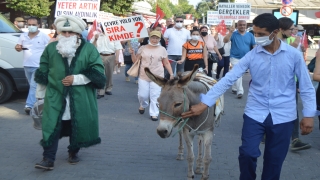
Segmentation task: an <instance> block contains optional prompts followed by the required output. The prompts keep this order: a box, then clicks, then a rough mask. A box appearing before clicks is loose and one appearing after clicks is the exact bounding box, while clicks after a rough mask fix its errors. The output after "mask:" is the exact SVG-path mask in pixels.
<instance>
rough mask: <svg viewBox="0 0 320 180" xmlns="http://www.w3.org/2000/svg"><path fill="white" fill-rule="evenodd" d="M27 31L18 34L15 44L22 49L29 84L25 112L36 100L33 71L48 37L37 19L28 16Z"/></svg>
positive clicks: (16, 47) (19, 50)
mask: <svg viewBox="0 0 320 180" xmlns="http://www.w3.org/2000/svg"><path fill="white" fill-rule="evenodd" d="M27 25H28V29H29V32H24V33H22V34H21V35H20V38H19V40H18V44H17V45H16V46H15V49H16V51H18V52H21V51H23V66H24V72H25V75H26V77H27V80H28V83H29V85H30V88H29V93H28V97H27V101H26V105H25V107H24V111H25V112H26V114H28V115H29V114H30V111H31V108H32V107H33V105H34V103H35V102H36V96H35V93H36V87H37V84H36V83H35V81H34V73H35V71H36V70H37V69H38V67H39V61H40V57H41V54H42V52H43V50H44V48H45V47H46V45H47V44H48V42H49V40H50V38H49V36H48V35H47V34H45V33H43V32H40V31H39V30H38V26H39V20H38V19H37V18H35V17H30V18H29V19H28V21H27Z"/></svg>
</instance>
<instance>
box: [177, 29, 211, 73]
mask: <svg viewBox="0 0 320 180" xmlns="http://www.w3.org/2000/svg"><path fill="white" fill-rule="evenodd" d="M200 38H201V37H200V32H199V30H193V31H192V33H191V40H190V41H188V42H186V43H185V44H184V45H183V49H182V57H181V60H179V61H178V64H184V71H191V70H192V69H193V66H194V65H195V64H198V65H199V68H203V69H204V70H206V73H207V72H208V51H207V47H206V45H205V43H204V42H202V41H200Z"/></svg>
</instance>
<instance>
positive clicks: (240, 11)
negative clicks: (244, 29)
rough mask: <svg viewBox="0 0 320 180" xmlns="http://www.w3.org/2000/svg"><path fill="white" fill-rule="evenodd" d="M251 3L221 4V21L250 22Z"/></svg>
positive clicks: (219, 7) (219, 17) (219, 10)
mask: <svg viewBox="0 0 320 180" xmlns="http://www.w3.org/2000/svg"><path fill="white" fill-rule="evenodd" d="M250 12H251V4H250V3H219V5H218V13H219V16H218V19H220V20H250Z"/></svg>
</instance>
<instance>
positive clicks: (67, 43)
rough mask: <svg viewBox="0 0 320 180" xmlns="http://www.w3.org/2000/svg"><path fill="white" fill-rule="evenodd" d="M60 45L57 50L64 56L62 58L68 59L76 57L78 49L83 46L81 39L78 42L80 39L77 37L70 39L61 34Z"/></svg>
mask: <svg viewBox="0 0 320 180" xmlns="http://www.w3.org/2000/svg"><path fill="white" fill-rule="evenodd" d="M57 38H58V44H57V46H56V47H57V50H58V53H60V54H61V55H62V57H66V58H72V57H74V56H75V54H76V51H77V48H78V47H79V46H80V44H81V39H79V42H78V43H77V41H78V37H77V36H76V35H73V36H70V37H65V36H62V35H61V34H60V35H58V37H57Z"/></svg>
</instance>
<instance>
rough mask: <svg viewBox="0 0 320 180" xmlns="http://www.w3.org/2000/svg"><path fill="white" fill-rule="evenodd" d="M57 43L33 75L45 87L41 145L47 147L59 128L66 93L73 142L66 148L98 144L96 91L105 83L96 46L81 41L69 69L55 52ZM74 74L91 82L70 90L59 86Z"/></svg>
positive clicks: (53, 43)
mask: <svg viewBox="0 0 320 180" xmlns="http://www.w3.org/2000/svg"><path fill="white" fill-rule="evenodd" d="M57 43H58V42H52V43H50V44H48V46H47V47H46V48H45V50H44V52H43V54H42V56H41V59H40V67H39V69H38V70H37V71H36V73H35V81H36V82H37V83H39V84H42V85H46V86H47V88H46V94H45V98H44V110H43V115H42V135H43V139H42V140H41V141H40V144H41V145H42V146H43V147H48V146H50V145H51V144H52V140H53V138H54V137H55V135H56V134H57V133H58V131H59V130H60V129H61V118H62V115H63V113H64V111H65V106H66V101H65V98H66V96H67V95H68V94H69V97H70V115H71V125H72V134H71V138H72V139H71V140H72V143H71V144H70V145H69V147H68V148H69V149H71V150H72V149H77V148H81V147H89V146H91V145H95V144H99V143H100V142H101V139H100V137H99V122H98V107H97V99H96V89H103V88H104V86H105V82H106V77H105V75H104V66H103V63H102V60H101V58H100V55H99V53H98V51H97V49H96V47H94V46H93V45H92V44H90V43H88V42H85V40H84V39H82V41H81V45H80V46H79V47H78V49H77V51H76V56H75V57H73V59H72V62H71V64H70V67H69V65H68V60H67V58H63V57H62V56H61V54H59V53H58V51H57V49H56V46H57ZM77 74H83V75H85V76H86V77H87V78H88V79H90V80H91V82H90V83H88V84H86V85H76V86H69V87H68V86H64V85H63V84H62V82H61V81H62V79H64V78H65V77H66V76H68V75H77ZM60 137H61V134H60Z"/></svg>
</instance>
